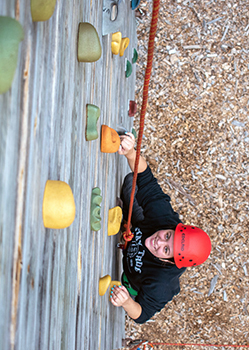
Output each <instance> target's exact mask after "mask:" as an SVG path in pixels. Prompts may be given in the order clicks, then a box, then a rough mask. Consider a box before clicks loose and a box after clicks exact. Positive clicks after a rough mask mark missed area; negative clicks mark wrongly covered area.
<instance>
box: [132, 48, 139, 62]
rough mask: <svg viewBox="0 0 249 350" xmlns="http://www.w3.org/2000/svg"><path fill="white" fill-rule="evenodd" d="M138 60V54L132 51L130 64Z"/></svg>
mask: <svg viewBox="0 0 249 350" xmlns="http://www.w3.org/2000/svg"><path fill="white" fill-rule="evenodd" d="M137 59H138V54H137V50H136V49H134V51H133V57H132V63H136V62H137Z"/></svg>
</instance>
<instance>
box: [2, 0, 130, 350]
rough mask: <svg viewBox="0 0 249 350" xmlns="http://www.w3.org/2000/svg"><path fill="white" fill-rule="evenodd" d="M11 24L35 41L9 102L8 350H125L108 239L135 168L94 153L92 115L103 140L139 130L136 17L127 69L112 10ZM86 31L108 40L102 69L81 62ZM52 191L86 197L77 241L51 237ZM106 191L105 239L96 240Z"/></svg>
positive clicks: (81, 200)
mask: <svg viewBox="0 0 249 350" xmlns="http://www.w3.org/2000/svg"><path fill="white" fill-rule="evenodd" d="M0 15H8V16H11V17H16V18H17V19H19V21H20V23H21V24H22V25H23V27H24V32H25V39H24V40H23V42H22V43H21V45H20V47H19V57H18V67H17V70H16V74H15V77H14V80H13V84H12V87H11V89H10V90H9V91H8V92H7V93H5V94H4V95H0V118H1V126H0V132H1V138H0V168H1V174H0V193H1V197H0V209H1V216H0V262H1V264H0V279H1V284H0V300H4V301H5V302H4V303H3V302H1V305H0V339H1V346H2V349H3V350H7V349H11V348H15V349H20V350H23V349H29V350H32V349H35V350H37V349H44V350H48V349H59V348H60V349H77V350H81V349H84V350H85V349H101V350H102V349H103V350H104V349H115V348H118V347H119V346H120V345H121V340H122V336H123V335H124V313H123V311H122V310H121V309H120V308H114V307H113V306H112V305H111V303H110V302H109V301H108V296H107V295H105V296H104V297H99V295H98V280H99V277H101V276H103V275H105V274H111V275H112V278H113V279H119V278H120V260H121V259H120V256H119V258H118V256H117V254H118V253H117V250H116V248H115V246H116V243H117V239H118V238H117V237H108V236H107V218H108V210H109V209H110V208H112V207H113V206H115V202H116V197H117V196H118V195H119V191H120V186H121V182H122V179H123V177H124V176H125V174H126V173H127V172H128V166H127V164H126V162H125V159H123V158H122V157H119V156H118V155H117V154H103V153H101V152H100V137H99V138H98V139H97V140H94V141H91V142H87V141H86V139H85V128H86V104H87V103H93V104H95V105H97V106H99V108H100V109H101V116H100V118H99V121H98V131H99V135H100V130H101V124H107V125H109V126H110V127H113V128H114V129H115V128H116V126H117V124H125V125H124V126H125V127H126V128H130V127H131V126H132V119H131V118H128V115H127V105H128V104H127V103H128V102H127V99H129V98H134V95H135V69H134V72H133V73H132V76H131V77H130V78H129V79H126V78H125V57H126V56H129V59H130V60H131V58H132V57H130V56H131V55H132V54H131V52H132V51H131V47H134V46H136V24H135V17H134V13H133V12H132V10H131V9H130V4H129V2H127V8H126V13H125V14H124V26H123V28H121V30H122V34H123V36H125V35H128V36H130V38H131V44H130V47H128V49H127V51H126V52H125V55H124V57H119V56H115V57H113V55H112V54H111V49H110V45H111V35H107V36H104V37H102V0H99V1H78V0H74V1H73V2H70V1H66V0H60V1H57V5H56V8H55V12H54V14H53V16H52V17H51V18H50V19H49V20H48V21H46V22H43V23H42V22H40V23H33V22H32V19H31V15H30V1H29V0H17V1H16V2H15V1H14V0H11V1H7V0H4V1H2V2H1V3H0ZM80 21H87V22H90V23H92V24H93V25H94V26H95V28H96V29H97V32H98V34H99V37H100V42H101V45H102V56H101V58H100V59H99V60H98V61H97V62H95V63H79V62H78V61H77V56H76V55H77V32H78V24H79V22H80ZM124 33H125V34H124ZM134 68H135V67H134ZM48 179H53V180H62V181H65V182H67V183H68V184H69V185H70V186H71V188H72V191H73V193H74V198H75V203H76V218H75V220H74V222H73V224H72V225H71V226H70V227H69V228H67V229H63V230H51V229H45V228H44V226H43V221H42V200H43V192H44V188H45V184H46V181H47V180H48ZM96 186H98V187H100V188H101V193H102V196H103V200H102V207H101V216H102V228H101V230H100V231H99V232H92V231H91V229H90V223H89V217H90V199H91V191H92V188H93V187H96ZM79 247H80V249H79ZM79 252H80V255H79ZM78 258H79V260H78Z"/></svg>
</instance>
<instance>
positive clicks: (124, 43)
mask: <svg viewBox="0 0 249 350" xmlns="http://www.w3.org/2000/svg"><path fill="white" fill-rule="evenodd" d="M129 43H130V39H129V38H122V40H121V45H120V52H119V56H120V57H122V56H123V55H124V52H125V49H127V47H128V45H129Z"/></svg>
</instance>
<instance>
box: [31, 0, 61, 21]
mask: <svg viewBox="0 0 249 350" xmlns="http://www.w3.org/2000/svg"><path fill="white" fill-rule="evenodd" d="M55 5H56V0H31V1H30V7H31V16H32V20H33V21H34V22H43V21H47V20H48V19H49V18H50V17H51V16H52V14H53V13H54V9H55Z"/></svg>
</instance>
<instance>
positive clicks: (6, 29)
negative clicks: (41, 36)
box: [0, 16, 24, 94]
mask: <svg viewBox="0 0 249 350" xmlns="http://www.w3.org/2000/svg"><path fill="white" fill-rule="evenodd" d="M23 39H24V31H23V28H22V26H21V24H20V23H19V22H17V21H16V20H15V19H13V18H11V17H6V16H0V94H4V93H5V92H6V91H8V90H9V89H10V87H11V84H12V81H13V78H14V75H15V71H16V66H17V59H18V48H19V43H20V42H21V41H22V40H23Z"/></svg>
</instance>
